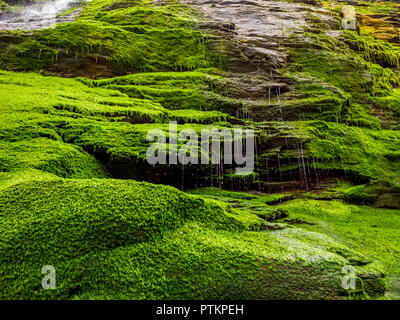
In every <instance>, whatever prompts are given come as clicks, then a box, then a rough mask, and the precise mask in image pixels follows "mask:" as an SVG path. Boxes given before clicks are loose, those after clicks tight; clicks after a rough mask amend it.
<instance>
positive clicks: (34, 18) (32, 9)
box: [0, 0, 76, 30]
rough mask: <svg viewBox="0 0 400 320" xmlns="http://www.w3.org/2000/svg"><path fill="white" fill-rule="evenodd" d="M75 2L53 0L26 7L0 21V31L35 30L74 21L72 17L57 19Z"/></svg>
mask: <svg viewBox="0 0 400 320" xmlns="http://www.w3.org/2000/svg"><path fill="white" fill-rule="evenodd" d="M73 3H76V0H54V1H48V2H44V3H35V4H32V5H29V6H26V7H25V8H24V9H22V11H21V12H19V13H18V14H16V15H14V16H12V17H9V18H8V19H5V20H3V21H0V30H17V29H22V30H37V29H44V28H48V27H51V26H54V25H55V24H57V23H60V22H68V21H72V20H74V19H73V18H74V17H75V15H72V17H71V16H70V17H65V18H63V17H60V18H59V17H57V16H58V15H59V14H60V13H62V12H64V11H66V10H68V9H69V8H71V7H72V4H73Z"/></svg>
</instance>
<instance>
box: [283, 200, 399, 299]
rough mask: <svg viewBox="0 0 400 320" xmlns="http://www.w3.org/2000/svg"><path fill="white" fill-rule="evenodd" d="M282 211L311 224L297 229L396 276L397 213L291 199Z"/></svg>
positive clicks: (397, 249)
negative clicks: (331, 241) (314, 233)
mask: <svg viewBox="0 0 400 320" xmlns="http://www.w3.org/2000/svg"><path fill="white" fill-rule="evenodd" d="M282 208H284V209H286V210H288V211H289V213H290V217H293V218H299V219H301V220H306V221H308V222H312V223H314V224H313V225H309V224H301V225H298V227H301V228H304V229H307V230H312V231H318V232H320V233H324V234H326V235H328V236H330V237H332V238H333V239H335V240H337V241H338V242H340V243H343V244H345V245H348V246H351V248H352V249H354V250H356V251H357V252H362V253H364V254H366V255H367V256H369V257H370V258H372V259H374V260H376V261H379V262H380V263H381V264H382V266H383V267H384V269H385V271H386V272H387V273H388V275H397V276H399V275H400V266H399V259H400V250H399V248H400V237H399V232H398V229H399V227H400V211H399V210H387V209H375V208H371V207H367V206H356V205H349V204H345V203H343V202H341V201H329V202H327V201H315V200H294V201H291V202H288V203H286V204H284V205H283V206H282ZM399 293H400V292H399Z"/></svg>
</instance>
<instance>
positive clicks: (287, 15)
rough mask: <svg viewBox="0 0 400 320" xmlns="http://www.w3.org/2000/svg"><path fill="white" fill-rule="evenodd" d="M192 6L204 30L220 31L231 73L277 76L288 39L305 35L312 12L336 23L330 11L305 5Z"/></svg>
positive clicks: (240, 2)
mask: <svg viewBox="0 0 400 320" xmlns="http://www.w3.org/2000/svg"><path fill="white" fill-rule="evenodd" d="M189 3H190V5H191V6H193V7H194V8H195V9H197V10H199V11H200V12H202V14H203V17H204V20H205V21H206V22H205V23H201V24H200V25H201V28H202V29H207V28H208V29H209V31H210V32H211V33H216V32H215V29H217V30H218V32H217V35H219V36H220V38H218V41H219V44H216V45H215V46H216V48H218V49H220V50H221V49H222V51H225V55H226V59H227V62H226V67H227V69H228V70H230V71H232V72H254V73H256V74H257V75H260V74H265V75H268V76H270V75H271V74H276V73H277V71H276V69H278V68H280V67H282V66H283V64H284V63H285V61H286V58H287V50H286V46H287V45H288V39H289V37H293V35H297V36H300V35H301V34H302V33H303V31H304V27H305V26H307V25H308V21H309V18H310V12H311V14H312V15H315V16H316V17H318V18H319V19H320V20H321V21H323V22H324V23H327V24H330V23H334V21H333V18H332V17H331V16H330V14H329V12H328V11H327V10H324V9H322V8H319V7H317V6H313V5H305V4H303V3H288V2H281V1H247V0H233V1H223V2H220V1H214V0H211V1H191V2H189ZM311 4H315V5H319V4H318V3H317V2H315V3H314V2H311ZM306 9H307V10H306ZM216 26H219V28H216ZM224 40H225V41H224ZM224 46H226V48H225V50H224V48H223V47H224Z"/></svg>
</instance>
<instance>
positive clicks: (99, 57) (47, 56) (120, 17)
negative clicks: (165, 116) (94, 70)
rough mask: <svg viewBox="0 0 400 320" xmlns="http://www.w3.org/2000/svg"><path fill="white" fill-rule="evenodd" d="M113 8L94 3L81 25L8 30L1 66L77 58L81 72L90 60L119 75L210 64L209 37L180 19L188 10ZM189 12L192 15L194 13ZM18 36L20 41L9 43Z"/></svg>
mask: <svg viewBox="0 0 400 320" xmlns="http://www.w3.org/2000/svg"><path fill="white" fill-rule="evenodd" d="M112 5H113V1H110V0H106V1H93V2H89V4H88V5H87V7H85V8H84V10H83V12H82V14H81V16H80V18H79V19H78V20H77V21H76V22H71V23H64V24H59V25H57V26H56V27H55V28H51V29H45V30H39V31H34V33H33V35H32V34H24V33H21V32H18V31H16V32H13V31H10V32H7V34H8V37H4V38H3V39H5V40H4V41H1V44H0V46H1V47H2V54H0V67H2V68H3V69H12V70H40V69H43V68H45V67H50V66H51V65H52V64H54V63H55V62H56V61H57V63H58V64H60V65H63V64H65V63H68V64H69V66H64V67H66V68H68V67H69V68H71V67H73V65H71V60H72V61H73V62H74V63H75V64H76V66H75V67H76V68H78V66H79V64H80V63H82V61H86V63H88V62H87V59H89V60H90V61H92V62H91V63H94V62H96V63H101V64H103V65H107V66H108V67H110V68H112V69H113V70H116V72H127V71H156V70H182V69H185V70H188V69H195V68H199V67H206V66H208V64H209V63H210V61H211V60H210V57H209V56H207V53H206V51H205V41H206V40H205V39H206V36H205V35H203V34H202V33H201V32H198V31H195V30H192V23H191V22H189V20H188V19H182V18H181V17H179V15H178V12H179V10H184V12H185V7H179V8H177V7H176V6H174V5H166V6H157V5H154V4H152V3H150V2H148V1H139V2H135V3H132V2H129V1H124V2H121V6H122V8H119V7H118V6H116V7H112ZM110 6H111V7H110ZM186 11H187V12H188V17H191V15H190V10H186ZM17 34H18V35H19V37H18V38H16V39H18V41H13V42H12V43H9V42H7V39H9V37H10V36H12V35H17ZM15 42H16V43H15ZM67 61H68V62H67ZM122 70H123V71H122Z"/></svg>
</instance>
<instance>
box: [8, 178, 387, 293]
mask: <svg viewBox="0 0 400 320" xmlns="http://www.w3.org/2000/svg"><path fill="white" fill-rule="evenodd" d="M39 190H40V192H38V191H39ZM21 193H22V194H23V195H24V199H25V201H24V200H23V199H21V198H20V195H21ZM21 201H24V206H23V207H21ZM0 204H1V208H2V210H1V214H0V220H1V228H0V232H1V236H2V239H3V241H2V244H1V246H0V251H1V252H2V254H1V255H0V257H1V258H0V264H1V265H2V268H1V269H0V270H1V271H0V273H1V279H2V281H3V282H2V286H1V288H2V289H1V293H0V295H1V296H2V297H3V298H28V299H32V298H42V299H43V298H58V299H59V298H63V299H65V298H109V299H110V298H111V299H118V298H122V299H126V298H130V299H145V298H147V299H149V298H151V299H155V298H158V299H161V298H164V299H166V298H175V299H181V298H185V299H188V298H192V299H199V298H227V299H228V298H229V299H233V298H236V299H239V298H242V299H247V298H287V297H291V298H295V299H299V298H308V299H310V298H322V297H324V298H336V297H345V296H346V292H345V291H343V289H341V287H340V279H341V268H342V267H343V266H344V265H346V264H349V263H350V261H349V260H348V259H350V257H352V256H354V253H352V251H351V250H349V249H347V248H345V247H344V246H342V245H339V244H338V243H336V242H334V241H332V240H330V239H329V238H327V237H324V236H322V235H318V234H314V233H309V232H304V231H301V230H300V229H296V230H295V229H291V230H287V231H286V230H285V231H277V232H273V233H272V232H265V231H264V232H249V231H245V230H246V225H245V224H243V223H242V222H240V221H239V220H237V219H235V218H233V217H234V216H233V215H232V213H229V211H230V210H231V209H229V207H226V206H221V205H219V204H217V203H216V202H213V201H211V200H204V199H202V198H200V197H195V196H189V195H186V194H184V193H181V192H179V191H177V190H176V189H173V188H171V187H165V186H155V185H151V184H148V183H138V182H134V181H117V180H110V179H100V180H96V179H93V180H63V179H54V178H48V179H41V180H28V181H26V182H20V183H18V184H11V185H9V186H7V187H5V188H4V187H3V188H1V189H0ZM234 230H236V231H234ZM27 252H28V253H29V254H26V253H27ZM352 259H354V258H351V259H350V260H352ZM356 260H357V259H356ZM45 264H51V265H54V266H55V267H56V270H57V289H56V290H48V291H46V290H40V279H41V274H40V271H41V267H42V265H45ZM375 272H376V271H375ZM83 275H85V276H83ZM368 277H369V278H371V277H372V279H375V281H376V282H378V283H379V281H380V280H379V275H378V274H377V273H376V274H375V275H373V274H371V273H370V274H369V276H368ZM283 279H285V280H284V281H283ZM305 287H306V288H307V290H304V288H305ZM378 287H379V286H378ZM382 288H383V284H380V287H379V290H381V291H382ZM379 290H378V291H375V292H374V291H369V293H370V294H377V293H378V292H379Z"/></svg>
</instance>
